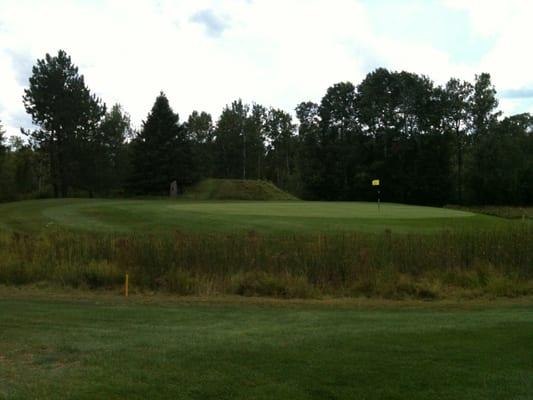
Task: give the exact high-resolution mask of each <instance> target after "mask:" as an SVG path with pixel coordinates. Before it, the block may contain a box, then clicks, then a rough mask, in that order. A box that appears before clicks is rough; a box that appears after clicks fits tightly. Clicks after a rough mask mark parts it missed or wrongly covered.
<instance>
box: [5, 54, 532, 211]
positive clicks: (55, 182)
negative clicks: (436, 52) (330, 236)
mask: <svg viewBox="0 0 533 400" xmlns="http://www.w3.org/2000/svg"><path fill="white" fill-rule="evenodd" d="M23 102H24V106H25V109H26V111H27V112H28V113H29V114H30V115H31V117H32V120H33V123H34V125H35V126H36V129H34V130H23V131H22V132H23V134H24V135H25V136H26V138H27V140H26V141H23V140H21V139H20V138H18V137H11V138H9V139H8V138H6V137H5V132H4V130H3V129H2V126H1V125H0V199H1V200H4V201H7V200H15V199H24V198H35V197H51V196H55V197H65V196H91V197H92V196H101V197H105V196H126V195H127V196H130V195H131V196H133V195H162V194H167V193H168V188H169V183H170V182H171V181H174V180H176V181H177V182H178V184H179V187H180V190H183V189H184V188H185V187H187V186H188V185H191V184H193V183H194V182H196V181H198V180H199V179H201V178H203V177H219V178H242V179H264V180H270V181H272V182H273V183H275V184H276V185H278V186H279V187H281V188H283V189H285V190H288V191H290V192H292V193H294V194H296V195H298V196H300V197H302V198H304V199H323V200H372V199H374V198H375V196H376V194H375V190H373V188H372V186H371V185H370V182H371V180H372V179H380V180H381V183H382V186H381V192H382V198H383V199H384V200H385V201H395V202H405V203H414V204H431V205H442V204H447V203H455V204H532V203H533V135H532V131H533V116H531V115H529V114H518V115H512V116H506V117H503V116H502V115H501V113H500V112H499V111H498V101H497V98H496V90H495V88H494V86H493V84H492V83H491V78H490V75H489V74H487V73H482V74H480V75H477V76H476V77H475V80H474V82H467V81H462V80H459V79H450V80H449V81H448V82H447V83H446V84H445V85H444V86H439V85H436V84H435V83H434V82H433V81H432V80H431V79H430V78H428V77H427V76H423V75H417V74H413V73H409V72H394V71H389V70H387V69H383V68H380V69H377V70H375V71H373V72H371V73H369V74H368V75H367V76H366V77H365V79H364V80H363V81H362V82H361V83H359V85H357V86H356V85H354V84H352V83H350V82H341V83H337V84H335V85H333V86H331V87H330V88H329V89H328V90H327V91H326V93H325V95H324V97H323V98H322V100H321V101H320V103H313V102H303V103H301V104H299V105H297V107H296V108H295V113H296V117H297V119H298V121H294V120H293V117H292V116H291V114H289V113H287V112H286V111H283V110H279V109H274V108H267V107H264V106H262V105H260V104H255V103H254V104H245V103H243V102H242V101H241V100H236V101H233V102H232V103H231V104H229V105H227V106H226V107H225V108H224V109H223V110H222V113H221V115H220V116H219V117H218V119H216V120H213V117H212V116H211V115H210V114H208V113H206V112H200V111H194V112H193V113H192V114H191V115H190V116H189V117H188V119H187V120H184V121H181V120H180V118H179V116H178V114H177V113H176V112H175V111H174V110H173V109H172V107H171V105H170V103H169V99H168V98H167V97H166V96H165V94H164V93H163V92H161V93H160V94H159V96H157V98H156V99H155V101H154V105H153V107H152V109H151V110H150V111H149V113H148V115H147V117H146V119H145V120H144V121H143V123H142V126H141V127H140V129H138V130H137V129H133V128H132V126H131V123H130V118H129V116H128V114H127V112H126V111H125V110H124V109H123V108H122V106H121V105H119V104H116V105H113V106H112V107H111V108H108V107H106V105H105V104H104V103H103V101H102V100H101V99H99V98H97V97H96V96H95V95H94V94H92V93H91V91H90V89H89V88H88V87H87V85H86V84H85V81H84V77H83V75H82V74H80V72H79V71H78V68H77V67H76V66H75V65H74V64H73V62H72V60H71V58H70V57H69V56H68V55H67V54H66V53H65V52H64V51H59V52H58V54H57V55H55V56H51V55H49V54H47V55H46V57H45V58H44V59H42V60H38V61H37V63H36V65H35V66H34V67H33V71H32V76H31V77H30V79H29V84H28V88H27V89H26V90H25V94H24V97H23Z"/></svg>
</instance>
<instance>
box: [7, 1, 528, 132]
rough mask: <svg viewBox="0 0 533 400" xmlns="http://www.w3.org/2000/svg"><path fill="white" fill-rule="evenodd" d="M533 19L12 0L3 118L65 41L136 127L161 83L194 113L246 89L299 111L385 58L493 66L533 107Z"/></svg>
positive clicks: (516, 7) (445, 7) (414, 5)
mask: <svg viewBox="0 0 533 400" xmlns="http://www.w3.org/2000/svg"><path fill="white" fill-rule="evenodd" d="M532 20H533V1H529V0H505V1H500V0H497V1H496V0H495V1H492V0H194V1H192V0H153V1H150V0H79V1H53V0H47V1H38V0H34V1H24V0H0V119H1V120H2V122H3V124H4V126H5V127H6V128H7V131H8V134H14V133H17V132H18V131H19V128H20V127H21V126H23V127H27V126H28V125H29V123H30V119H29V117H28V116H27V115H26V114H25V111H24V108H23V106H22V94H23V90H24V88H25V87H26V86H27V84H28V77H29V75H30V73H31V67H32V65H33V64H34V63H35V61H36V60H37V59H38V58H43V57H44V55H45V54H46V53H47V52H48V53H51V54H54V53H57V50H58V49H64V50H66V51H67V53H69V54H70V55H71V56H72V59H73V61H74V63H75V64H76V65H78V67H79V69H80V72H81V73H83V74H84V75H85V78H86V82H87V84H88V86H89V87H90V88H91V90H92V91H93V92H94V93H96V94H97V95H98V96H100V97H101V98H102V99H103V100H104V101H105V102H106V103H107V104H108V105H111V104H113V103H115V102H119V103H121V104H122V105H123V106H124V108H125V110H126V111H127V112H129V113H130V114H131V116H132V120H133V122H134V124H135V125H136V126H139V125H140V123H141V121H142V120H143V119H144V118H145V117H146V114H147V113H148V111H149V110H150V108H151V106H152V104H153V102H154V99H155V97H156V96H157V94H158V93H159V91H160V90H164V91H165V92H166V93H167V95H168V97H169V99H170V102H171V105H172V107H173V108H174V110H175V111H176V112H178V113H179V114H180V117H181V119H182V120H184V119H186V118H187V116H188V115H189V113H190V112H191V111H192V110H195V109H196V110H205V111H208V112H210V113H212V114H213V116H214V117H215V118H217V117H218V115H219V113H220V111H221V109H222V107H223V106H224V105H225V104H227V103H229V102H231V101H232V100H234V99H237V98H242V99H243V100H245V101H247V102H252V101H255V102H258V103H261V104H263V105H265V106H273V107H279V108H283V109H285V110H287V111H290V112H293V110H294V108H295V106H296V105H297V104H298V103H299V102H301V101H307V100H312V101H316V102H318V101H319V100H320V98H321V97H322V96H323V94H324V93H325V90H326V89H327V88H328V87H329V86H331V85H332V84H333V83H336V82H339V81H346V80H349V81H352V82H354V83H356V84H357V83H359V82H360V81H361V80H362V79H363V77H364V76H365V75H366V74H367V73H368V72H370V71H372V70H373V69H375V68H377V67H386V68H389V69H392V70H407V71H411V72H417V73H424V74H426V75H428V76H430V77H431V78H432V79H434V80H435V81H436V82H437V83H444V82H445V81H446V80H448V78H450V77H452V76H453V77H458V78H463V79H468V80H473V78H474V74H475V73H479V72H489V73H490V74H491V75H492V78H493V82H494V84H495V85H496V87H497V89H498V95H499V99H500V108H501V109H502V110H503V111H504V112H505V113H506V114H510V113H518V112H533V51H532V46H531V36H532V30H531V21H532Z"/></svg>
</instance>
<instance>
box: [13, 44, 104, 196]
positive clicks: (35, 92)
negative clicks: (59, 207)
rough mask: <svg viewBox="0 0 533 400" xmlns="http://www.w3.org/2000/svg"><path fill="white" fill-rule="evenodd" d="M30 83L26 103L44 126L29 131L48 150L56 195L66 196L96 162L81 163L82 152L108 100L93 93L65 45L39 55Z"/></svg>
mask: <svg viewBox="0 0 533 400" xmlns="http://www.w3.org/2000/svg"><path fill="white" fill-rule="evenodd" d="M29 82H30V85H29V88H28V89H26V90H25V91H24V97H23V99H24V106H25V108H26V111H27V112H28V113H29V114H30V115H31V116H32V120H33V123H34V124H36V125H38V126H39V127H40V129H38V130H35V131H31V132H25V133H26V134H27V135H28V136H29V137H30V140H32V141H33V142H34V143H36V144H37V145H38V146H39V147H41V148H42V149H43V150H44V151H46V153H47V154H48V156H49V159H50V163H49V165H50V168H51V170H50V176H51V178H52V185H53V187H54V194H55V195H56V196H63V197H64V196H66V195H67V193H68V191H69V188H71V187H76V186H78V187H79V186H84V182H82V181H83V176H84V175H86V174H85V173H84V172H87V169H90V168H91V165H89V164H86V163H80V156H82V155H83V154H86V152H87V151H88V150H89V149H90V148H91V146H87V144H88V143H91V142H93V141H94V140H95V135H97V128H98V124H99V122H100V120H101V118H102V116H103V115H104V113H105V105H103V104H102V103H101V101H100V100H99V99H98V98H97V97H95V96H94V95H93V94H91V92H90V90H89V89H88V88H87V86H86V85H85V80H84V77H83V75H80V74H79V72H78V68H77V67H76V66H75V65H74V64H73V63H72V61H71V59H70V57H69V56H68V55H67V54H66V53H65V52H64V51H63V50H60V51H59V52H58V54H57V56H51V55H49V54H46V56H45V58H44V59H42V60H37V64H36V65H35V66H34V67H33V71H32V76H31V77H30V81H29Z"/></svg>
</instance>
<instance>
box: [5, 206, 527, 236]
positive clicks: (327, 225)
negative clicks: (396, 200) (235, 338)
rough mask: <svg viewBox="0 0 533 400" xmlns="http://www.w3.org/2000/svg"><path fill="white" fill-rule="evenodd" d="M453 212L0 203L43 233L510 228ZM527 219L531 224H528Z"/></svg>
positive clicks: (14, 225) (12, 226)
mask: <svg viewBox="0 0 533 400" xmlns="http://www.w3.org/2000/svg"><path fill="white" fill-rule="evenodd" d="M516 222H517V221H510V220H505V219H503V218H495V217H491V216H486V215H478V214H472V213H470V212H463V211H457V210H449V209H441V208H432V207H419V206H407V205H402V204H383V206H382V207H381V210H378V208H377V206H376V204H374V203H350V202H303V201H282V202H278V201H185V200H178V201H173V200H168V199H167V200H101V199H100V200H98V199H61V200H34V201H22V202H16V203H6V204H0V230H2V229H4V230H14V231H23V232H41V231H46V230H50V229H56V228H58V227H59V228H63V229H71V230H78V231H86V232H87V231H88V232H118V233H138V232H143V233H146V232H153V233H155V234H159V233H165V232H167V233H168V232H175V231H180V232H197V233H210V232H230V233H235V232H249V231H256V232H259V233H263V234H266V233H273V234H278V233H285V234H286V233H313V234H315V233H318V232H383V231H385V230H387V229H388V230H391V231H392V232H394V233H397V232H400V233H401V232H427V233H431V232H437V231H442V230H464V229H474V230H476V229H480V230H487V229H494V228H498V227H500V228H501V227H507V226H512V225H514V224H516ZM528 222H531V221H528Z"/></svg>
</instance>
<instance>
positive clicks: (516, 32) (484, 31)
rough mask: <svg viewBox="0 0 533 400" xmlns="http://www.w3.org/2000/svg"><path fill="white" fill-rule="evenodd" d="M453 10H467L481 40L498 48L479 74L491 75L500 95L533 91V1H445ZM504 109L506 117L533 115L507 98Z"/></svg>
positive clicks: (491, 50)
mask: <svg viewBox="0 0 533 400" xmlns="http://www.w3.org/2000/svg"><path fill="white" fill-rule="evenodd" d="M445 2H446V4H448V5H449V6H451V7H455V8H459V9H462V10H465V11H466V12H467V13H468V15H469V18H470V21H471V24H472V28H473V29H474V30H475V31H476V32H477V33H478V34H479V35H481V36H484V37H488V36H490V37H493V38H494V45H493V46H492V48H491V49H490V50H489V51H488V52H487V54H485V56H484V57H483V58H482V60H481V61H480V63H479V66H478V70H479V71H486V72H490V74H491V76H492V80H493V83H494V84H495V85H496V88H497V90H498V91H499V93H502V94H504V95H505V93H516V92H524V91H526V89H528V88H531V87H533V74H532V73H531V71H533V53H532V52H531V51H530V50H529V49H530V47H531V27H530V26H531V19H532V18H533V2H531V1H530V0H506V1H505V2H502V1H487V0H485V1H483V0H470V1H461V0H445ZM500 107H501V108H502V110H503V111H504V112H506V113H512V112H524V111H529V112H533V108H528V109H524V108H523V107H522V106H521V102H520V100H517V99H510V98H504V99H502V100H501V101H500Z"/></svg>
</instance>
